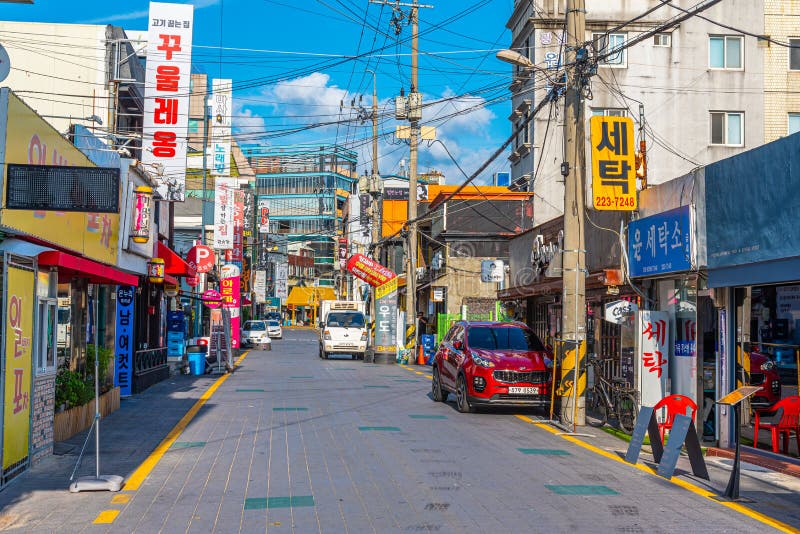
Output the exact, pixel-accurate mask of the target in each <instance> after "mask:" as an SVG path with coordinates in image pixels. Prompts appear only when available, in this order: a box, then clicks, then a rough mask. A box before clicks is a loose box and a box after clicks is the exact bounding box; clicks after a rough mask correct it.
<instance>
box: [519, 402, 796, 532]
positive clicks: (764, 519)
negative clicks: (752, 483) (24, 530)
mask: <svg viewBox="0 0 800 534" xmlns="http://www.w3.org/2000/svg"><path fill="white" fill-rule="evenodd" d="M515 417H516V418H517V419H521V420H522V421H525V422H526V423H530V424H532V425H533V426H535V427H537V428H540V429H542V430H545V431H547V432H550V433H551V434H554V435H558V436H559V437H561V438H563V439H565V440H567V441H569V442H570V443H574V444H575V445H577V446H579V447H583V448H584V449H586V450H588V451H591V452H593V453H595V454H599V455H600V456H603V457H605V458H608V459H609V460H614V461H615V462H619V463H621V464H625V465H629V466H632V467H635V468H636V469H639V470H640V471H644V472H645V473H649V474H651V475H653V476H657V477H658V478H660V479H661V480H666V479H665V478H663V477H662V476H660V475H659V474H658V473H657V472H656V470H655V469H653V468H651V467H649V466H647V465H644V464H641V463H636V464H629V463H628V462H626V461H625V460H623V459H622V458H620V457H619V456H617V455H616V454H614V453H611V452H608V451H604V450H603V449H600V448H598V447H595V446H594V445H590V444H589V443H586V442H585V441H583V440H580V439H577V438H576V437H574V436H569V435H566V434H562V433H561V432H560V431H559V430H556V429H554V428H552V427H550V425H547V424H544V423H537V422H536V421H534V420H533V419H531V418H530V417H527V416H525V415H516V416H515ZM668 482H671V483H673V484H675V485H676V486H678V487H681V488H683V489H685V490H688V491H691V492H692V493H694V494H696V495H700V496H701V497H705V498H706V499H708V500H709V501H711V502H713V503H715V504H720V505H722V506H725V507H727V508H730V509H731V510H734V511H736V512H739V513H740V514H743V515H746V516H747V517H750V518H751V519H755V520H756V521H759V522H760V523H764V524H765V525H769V526H771V527H773V528H776V529H778V530H780V531H782V532H794V533H798V532H800V530H798V529H796V528H794V527H793V526H791V525H787V524H786V523H782V522H781V521H778V520H777V519H773V518H772V517H769V516H768V515H764V514H762V513H760V512H756V511H755V510H753V509H752V508H748V507H747V506H743V505H741V504H739V503H735V502H721V501H718V500H716V499H714V496H715V494H714V493H712V492H710V491H708V490H707V489H705V488H701V487H700V486H696V485H694V484H692V483H691V482H687V481H686V480H681V479H679V478H675V477H673V478H671V479H669V480H668Z"/></svg>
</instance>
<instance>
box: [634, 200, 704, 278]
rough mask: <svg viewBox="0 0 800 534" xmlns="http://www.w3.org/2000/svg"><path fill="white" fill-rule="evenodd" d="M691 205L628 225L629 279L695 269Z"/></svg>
mask: <svg viewBox="0 0 800 534" xmlns="http://www.w3.org/2000/svg"><path fill="white" fill-rule="evenodd" d="M690 221H691V217H690V215H689V206H681V207H680V208H675V209H673V210H670V211H665V212H664V213H659V214H656V215H651V216H650V217H645V218H643V219H639V220H636V221H632V222H631V223H629V224H628V263H629V268H630V276H632V277H633V276H652V275H658V274H664V273H671V272H676V271H688V270H691V268H692V248H691V242H692V239H691V235H692V229H691V223H690Z"/></svg>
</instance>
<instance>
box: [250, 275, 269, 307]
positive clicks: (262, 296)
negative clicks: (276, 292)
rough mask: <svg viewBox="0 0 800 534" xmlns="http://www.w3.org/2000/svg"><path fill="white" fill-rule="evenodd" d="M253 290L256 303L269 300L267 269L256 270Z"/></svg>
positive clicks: (263, 302)
mask: <svg viewBox="0 0 800 534" xmlns="http://www.w3.org/2000/svg"><path fill="white" fill-rule="evenodd" d="M253 292H254V293H255V297H256V304H265V303H266V302H267V271H256V273H255V281H254V282H253Z"/></svg>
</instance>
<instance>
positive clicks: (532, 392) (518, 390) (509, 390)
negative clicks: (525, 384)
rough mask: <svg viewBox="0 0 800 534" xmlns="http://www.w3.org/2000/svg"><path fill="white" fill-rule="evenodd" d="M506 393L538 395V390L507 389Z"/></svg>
mask: <svg viewBox="0 0 800 534" xmlns="http://www.w3.org/2000/svg"><path fill="white" fill-rule="evenodd" d="M508 393H509V394H510V395H538V394H539V388H520V387H509V388H508Z"/></svg>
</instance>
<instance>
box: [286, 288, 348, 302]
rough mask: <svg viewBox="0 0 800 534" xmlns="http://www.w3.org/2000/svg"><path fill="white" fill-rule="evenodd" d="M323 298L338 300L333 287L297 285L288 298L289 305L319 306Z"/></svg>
mask: <svg viewBox="0 0 800 534" xmlns="http://www.w3.org/2000/svg"><path fill="white" fill-rule="evenodd" d="M323 300H336V292H334V290H333V288H332V287H300V286H295V287H293V288H292V290H291V291H290V292H289V296H288V297H287V299H286V305H287V306H318V305H319V303H320V302H322V301H323Z"/></svg>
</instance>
